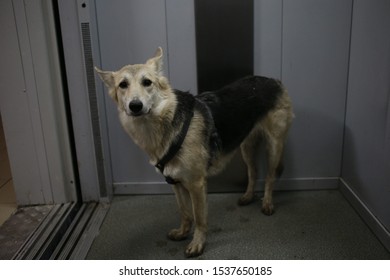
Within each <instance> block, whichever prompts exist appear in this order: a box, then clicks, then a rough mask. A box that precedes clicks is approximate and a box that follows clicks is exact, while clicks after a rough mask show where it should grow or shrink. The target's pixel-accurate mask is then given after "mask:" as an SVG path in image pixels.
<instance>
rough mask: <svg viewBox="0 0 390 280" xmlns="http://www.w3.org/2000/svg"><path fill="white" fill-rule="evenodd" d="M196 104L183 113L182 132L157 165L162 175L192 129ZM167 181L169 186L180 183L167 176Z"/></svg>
mask: <svg viewBox="0 0 390 280" xmlns="http://www.w3.org/2000/svg"><path fill="white" fill-rule="evenodd" d="M194 103H195V102H193V103H192V106H191V108H188V110H186V111H184V112H183V113H184V116H183V118H184V122H183V125H182V127H181V130H180V132H179V133H178V134H177V135H176V137H175V138H174V139H173V141H172V144H171V146H170V147H169V149H168V151H167V152H166V154H165V155H164V156H163V157H162V158H161V159H160V160H159V161H158V162H157V164H156V165H155V167H157V168H158V170H160V172H161V174H164V168H165V165H166V164H167V163H168V162H169V161H170V160H172V159H173V158H174V157H175V155H176V154H177V152H178V151H179V150H180V148H181V146H182V144H183V142H184V139H185V138H186V136H187V132H188V128H189V127H190V124H191V120H192V117H193V116H194ZM175 117H176V116H175ZM165 180H166V181H167V183H168V184H177V183H179V182H178V181H176V180H174V179H173V178H172V177H170V176H166V177H165Z"/></svg>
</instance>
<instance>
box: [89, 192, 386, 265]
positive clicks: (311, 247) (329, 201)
mask: <svg viewBox="0 0 390 280" xmlns="http://www.w3.org/2000/svg"><path fill="white" fill-rule="evenodd" d="M239 197H240V194H237V193H231V194H210V195H209V196H208V203H209V234H208V239H207V246H206V249H205V252H204V254H203V255H202V256H200V257H199V259H363V260H365V259H390V252H389V251H387V249H386V248H385V247H384V246H383V245H382V244H381V242H380V241H379V240H378V239H377V237H376V236H375V235H374V233H373V232H371V230H370V229H369V228H368V227H367V225H366V224H365V223H364V221H363V220H362V219H361V218H360V216H359V215H358V214H357V213H356V212H355V210H354V209H353V208H352V206H351V205H350V204H349V203H348V202H347V200H346V199H345V198H344V197H343V195H342V194H341V193H340V191H338V190H331V191H330V190H326V191H284V192H275V196H274V198H275V200H274V202H275V207H276V212H275V213H274V215H272V216H265V215H263V214H262V213H261V210H260V205H261V203H260V198H257V201H256V202H255V203H253V204H251V205H248V206H245V207H240V206H238V205H237V204H236V201H237V200H238V198H239ZM178 223H179V213H178V210H177V206H176V200H175V197H174V196H173V195H147V196H118V197H115V198H114V200H113V201H112V204H111V207H110V210H109V212H108V214H107V216H106V218H105V221H104V223H103V225H102V227H101V229H100V233H99V235H98V236H97V238H96V239H95V241H94V243H93V244H92V247H91V249H90V251H89V254H88V255H87V258H88V259H146V260H147V259H184V258H185V256H184V248H185V246H186V244H187V243H188V242H189V240H185V241H180V242H174V241H171V240H168V239H167V238H166V234H167V232H168V231H169V230H170V229H172V228H174V227H177V226H178Z"/></svg>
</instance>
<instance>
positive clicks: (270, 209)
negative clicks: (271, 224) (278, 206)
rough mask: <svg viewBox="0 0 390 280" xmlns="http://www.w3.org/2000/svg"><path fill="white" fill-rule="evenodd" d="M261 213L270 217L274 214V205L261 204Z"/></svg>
mask: <svg viewBox="0 0 390 280" xmlns="http://www.w3.org/2000/svg"><path fill="white" fill-rule="evenodd" d="M261 212H263V214H264V215H267V216H271V215H272V214H273V213H274V205H273V204H272V203H263V206H262V207H261Z"/></svg>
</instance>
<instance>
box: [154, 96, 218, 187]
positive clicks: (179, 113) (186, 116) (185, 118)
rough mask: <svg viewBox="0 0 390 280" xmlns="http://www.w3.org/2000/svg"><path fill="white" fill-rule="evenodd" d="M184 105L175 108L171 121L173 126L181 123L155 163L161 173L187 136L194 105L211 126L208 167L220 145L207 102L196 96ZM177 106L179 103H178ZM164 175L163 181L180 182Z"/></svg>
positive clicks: (172, 183)
mask: <svg viewBox="0 0 390 280" xmlns="http://www.w3.org/2000/svg"><path fill="white" fill-rule="evenodd" d="M179 96H180V95H179ZM186 105H187V106H182V107H181V108H177V109H176V112H175V115H174V117H173V121H172V125H173V126H175V125H178V123H180V122H182V123H183V124H182V126H181V129H180V132H179V133H178V134H177V135H176V137H175V138H174V139H173V141H172V144H171V146H170V147H169V148H168V150H167V152H166V153H165V155H164V156H163V157H162V158H161V159H160V160H159V161H158V162H157V163H156V165H155V167H156V168H157V169H158V170H159V171H160V172H161V174H164V169H165V165H166V164H167V163H168V162H169V161H170V160H172V159H173V158H174V157H175V156H176V154H177V153H178V152H179V150H180V148H181V146H182V144H183V142H184V139H185V138H186V136H187V132H188V128H189V127H190V124H191V120H192V118H193V116H194V108H195V107H196V108H197V109H198V110H199V111H200V113H201V114H203V115H205V117H206V116H207V117H206V119H207V120H208V121H209V124H208V125H209V126H210V127H211V134H210V139H209V140H210V142H209V148H210V159H209V163H208V167H210V165H211V161H212V159H213V158H214V157H215V156H216V153H217V151H218V150H219V148H220V147H221V143H220V139H219V136H218V133H217V131H216V128H215V124H214V120H213V116H212V114H211V111H210V108H209V107H208V106H207V104H206V103H205V102H204V101H203V100H200V99H197V98H191V99H190V100H187V104H186ZM178 106H180V105H179V104H178ZM164 177H165V181H166V182H167V183H168V184H171V185H175V184H178V183H180V182H179V181H177V180H175V179H174V178H172V177H171V176H164Z"/></svg>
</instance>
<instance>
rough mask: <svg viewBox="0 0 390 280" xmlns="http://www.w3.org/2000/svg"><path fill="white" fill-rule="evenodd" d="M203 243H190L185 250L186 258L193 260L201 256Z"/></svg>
mask: <svg viewBox="0 0 390 280" xmlns="http://www.w3.org/2000/svg"><path fill="white" fill-rule="evenodd" d="M204 247H205V243H196V242H194V241H192V242H191V243H190V244H189V245H188V246H187V248H186V250H185V252H184V253H185V255H186V257H187V258H195V257H198V256H200V255H202V254H203V250H204Z"/></svg>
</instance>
